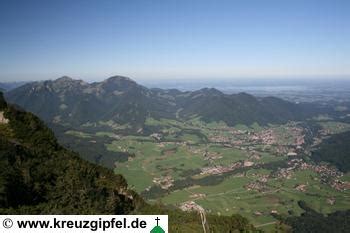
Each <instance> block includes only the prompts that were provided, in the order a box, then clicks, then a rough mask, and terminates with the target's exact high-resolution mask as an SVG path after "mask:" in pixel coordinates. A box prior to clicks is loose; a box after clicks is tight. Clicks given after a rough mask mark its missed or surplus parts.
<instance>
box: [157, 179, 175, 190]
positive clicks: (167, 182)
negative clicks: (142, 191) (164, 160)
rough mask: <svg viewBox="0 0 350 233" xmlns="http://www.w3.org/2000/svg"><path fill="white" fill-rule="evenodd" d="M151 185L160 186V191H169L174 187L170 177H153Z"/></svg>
mask: <svg viewBox="0 0 350 233" xmlns="http://www.w3.org/2000/svg"><path fill="white" fill-rule="evenodd" d="M153 183H155V184H156V185H158V186H160V187H161V188H162V189H169V188H170V187H171V186H173V185H174V179H173V178H172V177H171V176H164V177H155V178H153Z"/></svg>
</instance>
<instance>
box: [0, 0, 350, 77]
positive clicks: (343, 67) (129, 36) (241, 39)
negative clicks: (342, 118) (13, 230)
mask: <svg viewBox="0 0 350 233" xmlns="http://www.w3.org/2000/svg"><path fill="white" fill-rule="evenodd" d="M349 12H350V1H348V0H142V1H141V0H140V1H136V0H123V1H121V0H112V1H109V0H103V1H101V0H99V1H98V0H96V1H91V0H75V1H71V0H69V1H66V0H60V1H54V0H52V1H50V0H42V1H36V0H26V1H22V0H0V82H1V81H23V80H43V79H54V78H58V77H60V76H63V75H67V76H71V77H73V78H79V79H85V80H102V79H105V78H107V77H109V76H113V75H124V76H128V77H131V78H134V79H136V80H147V79H161V80H170V79H188V78H192V79H204V78H209V79H211V78H212V79H217V78H227V79H235V78H245V77H246V78H248V77H254V78H256V77H262V78H264V77H280V78H285V77H326V78H334V77H346V78H347V77H350V75H349V74H350V43H349V41H350V13H349Z"/></svg>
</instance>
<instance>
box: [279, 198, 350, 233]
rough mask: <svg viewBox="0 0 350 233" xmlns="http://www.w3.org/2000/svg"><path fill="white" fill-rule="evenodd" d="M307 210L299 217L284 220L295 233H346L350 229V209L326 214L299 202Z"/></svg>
mask: <svg viewBox="0 0 350 233" xmlns="http://www.w3.org/2000/svg"><path fill="white" fill-rule="evenodd" d="M299 206H300V207H301V208H302V209H304V210H305V212H304V213H303V214H302V215H301V216H298V217H288V218H286V219H285V220H284V222H285V223H286V224H288V225H290V226H291V227H292V232H295V233H333V232H337V233H346V232H349V231H350V210H346V211H336V212H334V213H330V214H328V215H327V216H324V215H322V214H320V213H318V212H316V211H315V210H313V209H311V208H309V207H308V206H307V205H306V203H305V202H302V201H301V202H299Z"/></svg>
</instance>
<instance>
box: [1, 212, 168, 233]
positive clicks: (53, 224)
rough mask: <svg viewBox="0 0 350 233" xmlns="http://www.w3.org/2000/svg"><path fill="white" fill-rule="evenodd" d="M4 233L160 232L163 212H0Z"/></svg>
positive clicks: (164, 222)
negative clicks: (104, 213)
mask: <svg viewBox="0 0 350 233" xmlns="http://www.w3.org/2000/svg"><path fill="white" fill-rule="evenodd" d="M0 222H1V225H0V232H4V233H17V232H18V233H47V232H50V233H87V232H96V233H102V232H103V233H108V232H113V233H119V232H120V233H138V232H140V233H146V232H147V233H162V232H168V216H167V215H0Z"/></svg>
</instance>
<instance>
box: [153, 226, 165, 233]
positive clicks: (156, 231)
mask: <svg viewBox="0 0 350 233" xmlns="http://www.w3.org/2000/svg"><path fill="white" fill-rule="evenodd" d="M150 233H165V231H164V230H163V228H161V227H160V226H155V227H154V228H153V229H152V230H151V232H150Z"/></svg>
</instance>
